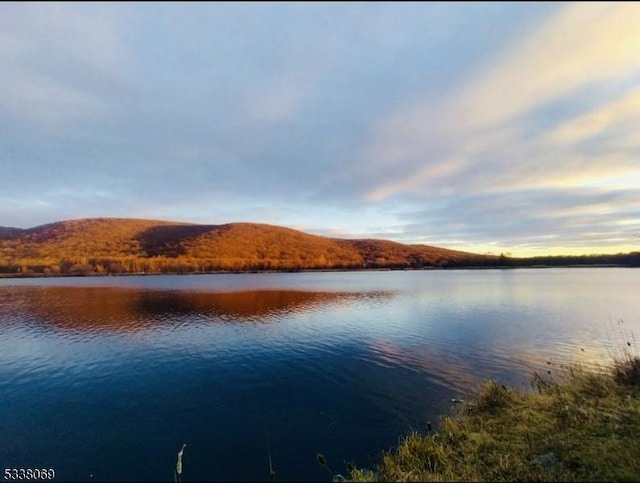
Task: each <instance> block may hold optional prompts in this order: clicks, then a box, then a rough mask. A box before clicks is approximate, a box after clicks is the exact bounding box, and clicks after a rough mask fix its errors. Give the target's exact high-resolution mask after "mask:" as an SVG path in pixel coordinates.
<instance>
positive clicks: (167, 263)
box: [0, 218, 498, 275]
mask: <svg viewBox="0 0 640 483" xmlns="http://www.w3.org/2000/svg"><path fill="white" fill-rule="evenodd" d="M497 260H498V259H497V257H488V256H483V255H475V254H472V253H466V252H460V251H454V250H447V249H444V248H435V247H429V246H424V245H403V244H400V243H396V242H391V241H386V240H346V239H338V238H327V237H323V236H318V235H311V234H308V233H303V232H301V231H297V230H293V229H290V228H283V227H279V226H272V225H265V224H258V223H230V224H224V225H199V224H188V223H175V222H168V221H154V220H137V219H119V218H95V219H84V220H70V221H61V222H57V223H51V224H47V225H42V226H38V227H35V228H30V229H25V230H22V229H16V228H0V272H2V273H5V274H22V275H24V274H28V273H43V274H51V275H55V274H99V273H141V272H142V273H158V272H179V273H191V272H212V271H254V270H309V269H310V270H313V269H361V268H423V267H444V266H461V265H487V264H491V263H495V262H496V261H497Z"/></svg>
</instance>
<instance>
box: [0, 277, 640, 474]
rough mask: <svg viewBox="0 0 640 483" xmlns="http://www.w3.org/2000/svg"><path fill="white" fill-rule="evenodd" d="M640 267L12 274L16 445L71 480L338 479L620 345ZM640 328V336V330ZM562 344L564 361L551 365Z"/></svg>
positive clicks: (10, 463)
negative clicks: (508, 393)
mask: <svg viewBox="0 0 640 483" xmlns="http://www.w3.org/2000/svg"><path fill="white" fill-rule="evenodd" d="M638 282H640V271H638V270H634V269H618V268H600V269H596V268H584V269H545V270H456V271H391V272H338V273H333V272H325V273H283V274H237V275H231V274H230V275H197V276H147V277H142V276H141V277H136V276H130V277H100V278H59V279H14V280H6V279H5V280H0V411H1V413H0V415H1V418H0V432H1V434H2V438H1V439H0V460H1V461H2V462H3V464H4V466H5V467H25V468H54V469H55V470H56V474H57V479H59V480H76V481H80V480H87V479H89V478H91V479H93V480H94V481H100V480H117V481H126V480H130V481H144V480H154V481H157V480H166V481H172V479H173V468H174V467H175V461H176V454H177V451H178V450H179V449H180V447H181V446H182V443H187V445H188V446H187V448H186V450H185V456H184V468H185V470H184V479H185V481H186V480H262V481H264V480H267V479H268V477H269V464H268V457H267V433H268V437H269V442H270V444H269V447H270V451H271V456H272V461H273V466H274V470H275V471H276V478H277V479H278V480H281V481H282V480H322V479H325V480H326V479H327V478H330V475H329V474H328V472H327V471H326V470H325V469H323V468H321V467H319V466H318V465H317V463H316V462H315V455H316V453H318V452H322V453H323V454H325V456H326V457H327V459H328V462H329V465H330V466H331V467H332V469H333V470H334V471H336V472H344V471H345V462H354V463H356V464H357V465H359V466H366V465H372V464H373V463H374V462H375V461H376V456H377V453H378V452H379V451H380V450H383V449H389V448H390V447H392V446H394V445H395V444H396V443H397V441H398V437H399V436H400V435H402V434H404V433H406V432H408V431H410V430H420V431H422V430H424V429H425V425H426V422H427V421H432V422H434V423H435V421H437V419H438V417H440V416H441V415H443V414H446V413H448V412H449V411H450V410H451V399H452V398H456V397H465V396H466V394H467V393H468V392H469V391H471V390H474V389H475V388H477V387H478V384H479V383H480V382H481V381H482V380H483V379H485V378H488V377H490V378H494V379H498V380H500V381H502V382H504V383H507V384H511V385H515V386H516V387H519V388H523V389H526V388H527V387H528V376H529V374H530V373H531V371H532V370H534V369H538V370H544V371H545V372H546V370H553V371H555V370H556V368H557V365H558V364H560V363H565V362H569V361H577V362H582V363H587V364H592V363H604V362H607V360H608V358H609V355H610V353H611V352H612V351H615V350H620V348H621V347H622V346H624V345H625V343H626V341H627V340H632V339H631V337H632V336H633V334H634V333H635V334H639V333H640V304H639V302H637V300H636V299H637V296H636V293H637V292H638V288H639V283H638ZM632 341H633V340H632ZM548 362H551V363H552V364H551V365H549V364H547V363H548Z"/></svg>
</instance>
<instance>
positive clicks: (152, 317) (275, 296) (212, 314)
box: [0, 287, 390, 331]
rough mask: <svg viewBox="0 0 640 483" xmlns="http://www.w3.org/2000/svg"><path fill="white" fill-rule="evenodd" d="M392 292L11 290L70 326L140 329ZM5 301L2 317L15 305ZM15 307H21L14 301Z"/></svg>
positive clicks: (260, 315)
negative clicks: (6, 309)
mask: <svg viewBox="0 0 640 483" xmlns="http://www.w3.org/2000/svg"><path fill="white" fill-rule="evenodd" d="M389 296H390V294H388V293H378V292H376V293H345V292H340V293H336V292H307V291H297V290H251V291H243V292H226V293H207V292H187V291H149V290H132V289H121V288H104V287H82V288H78V287H46V288H23V289H20V290H19V291H14V292H12V293H11V294H9V297H10V298H12V297H19V300H15V302H16V303H17V304H18V307H19V310H20V312H21V313H24V314H27V317H32V318H35V319H37V320H36V321H35V322H40V323H45V324H47V325H49V326H53V327H56V328H59V329H65V330H75V331H83V330H105V331H138V330H145V329H146V328H150V327H153V326H157V325H158V324H173V323H175V322H176V321H181V322H188V321H190V320H193V321H198V322H202V321H203V320H205V321H206V320H211V321H212V322H217V323H225V322H226V323H237V322H246V321H253V322H270V321H273V320H274V318H276V317H278V316H284V315H287V314H294V313H298V312H305V311H309V310H313V309H314V307H319V306H321V305H326V304H332V303H340V302H342V301H347V300H353V299H358V298H365V297H366V298H379V297H385V298H386V297H389ZM5 301H6V302H9V303H7V304H3V305H2V306H0V316H2V312H3V311H4V310H5V309H4V307H7V308H9V310H11V306H12V305H14V304H12V303H11V302H10V301H9V300H8V299H5ZM14 310H15V306H14Z"/></svg>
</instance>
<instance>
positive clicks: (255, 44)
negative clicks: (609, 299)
mask: <svg viewBox="0 0 640 483" xmlns="http://www.w3.org/2000/svg"><path fill="white" fill-rule="evenodd" d="M638 25H640V4H638V3H613V4H609V3H568V4H564V3H551V4H547V3H475V2H474V3H466V4H458V3H399V4H397V3H310V4H308V3H239V4H238V3H191V4H183V3H138V4H136V3H133V4H130V3H113V4H112V3H89V4H77V3H62V4H56V3H0V72H2V81H1V82H2V89H0V225H1V226H16V227H22V228H27V227H32V226H36V225H39V224H43V223H49V222H52V221H58V220H64V219H71V218H85V217H97V216H102V217H105V216H106V217H134V218H153V219H167V220H175V221H188V222H197V223H214V224H217V223H228V222H234V221H253V222H262V223H271V224H277V225H283V226H289V227H292V228H297V229H301V230H304V231H307V232H310V233H317V234H321V235H328V236H339V237H375V238H385V239H391V240H397V241H400V242H405V243H424V244H429V245H436V246H443V247H448V248H454V249H462V250H468V251H475V252H478V253H486V252H493V253H500V252H504V253H511V254H513V255H514V256H516V255H522V256H528V255H536V254H547V253H558V254H560V253H576V254H577V253H617V252H626V251H631V250H638V249H639V247H640V129H638V126H640V29H639V28H638Z"/></svg>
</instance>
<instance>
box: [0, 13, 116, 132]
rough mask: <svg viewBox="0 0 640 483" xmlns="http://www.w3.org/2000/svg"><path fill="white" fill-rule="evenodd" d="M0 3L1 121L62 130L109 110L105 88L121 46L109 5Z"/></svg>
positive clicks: (113, 70)
mask: <svg viewBox="0 0 640 483" xmlns="http://www.w3.org/2000/svg"><path fill="white" fill-rule="evenodd" d="M1 8H2V15H0V70H2V72H3V88H2V90H1V91H0V109H1V110H2V112H3V114H4V115H3V117H4V118H5V122H6V119H7V117H10V118H11V119H13V121H14V122H17V123H20V124H21V125H22V126H23V127H25V126H31V127H32V129H42V128H45V129H48V130H54V131H61V130H63V129H64V128H65V127H68V125H69V124H71V125H76V126H77V124H78V123H84V122H87V121H92V120H95V119H96V118H97V117H99V116H101V115H102V114H103V113H105V112H109V111H110V107H109V103H108V102H107V99H106V98H105V97H104V94H105V92H104V91H105V88H107V87H109V82H110V80H115V79H116V77H117V75H116V73H117V68H118V63H119V59H120V56H121V55H122V52H123V46H122V45H121V43H120V41H119V38H118V31H117V29H115V26H114V22H113V18H112V17H113V16H112V13H111V11H110V10H109V9H106V8H104V6H103V7H99V6H98V7H97V9H98V11H95V10H94V9H91V10H87V9H86V8H84V7H82V6H76V5H73V6H72V5H71V4H56V3H53V4H48V3H39V4H38V3H34V4H28V5H26V6H22V5H20V6H18V5H17V4H11V3H9V4H5V5H3V6H2V7H1ZM96 14H98V15H99V16H100V20H99V21H96ZM70 80H71V81H70Z"/></svg>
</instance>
